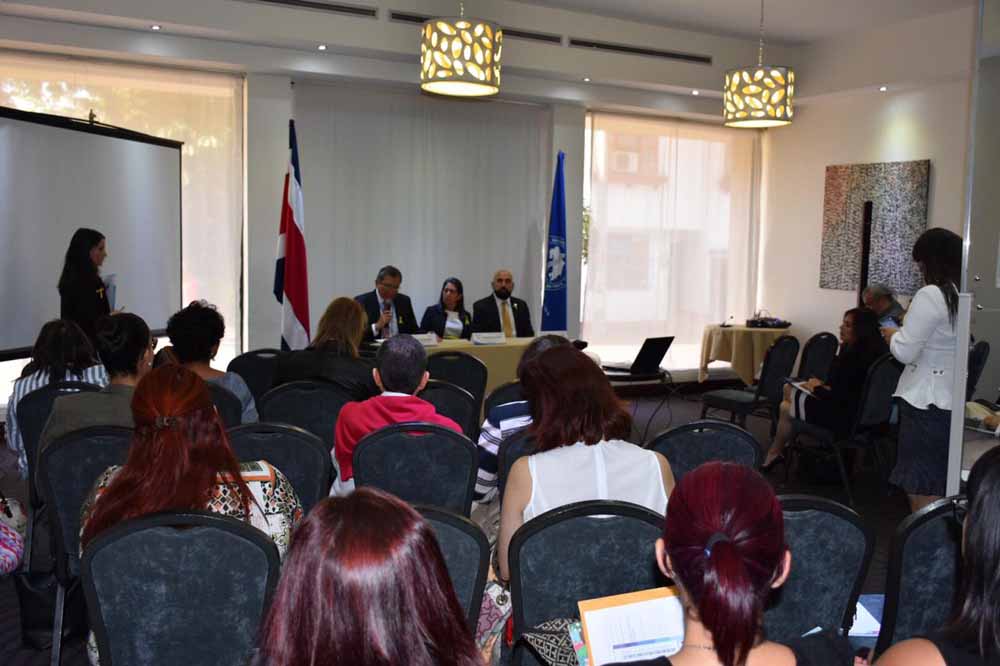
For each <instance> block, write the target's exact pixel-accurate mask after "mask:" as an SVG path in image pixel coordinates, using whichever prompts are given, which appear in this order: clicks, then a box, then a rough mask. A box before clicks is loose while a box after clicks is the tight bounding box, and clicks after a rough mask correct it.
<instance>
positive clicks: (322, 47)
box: [316, 44, 326, 51]
mask: <svg viewBox="0 0 1000 666" xmlns="http://www.w3.org/2000/svg"><path fill="white" fill-rule="evenodd" d="M316 50H317V51H326V44H320V45H319V46H317V47H316Z"/></svg>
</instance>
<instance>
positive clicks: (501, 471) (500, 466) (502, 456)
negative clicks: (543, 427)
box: [497, 428, 535, 501]
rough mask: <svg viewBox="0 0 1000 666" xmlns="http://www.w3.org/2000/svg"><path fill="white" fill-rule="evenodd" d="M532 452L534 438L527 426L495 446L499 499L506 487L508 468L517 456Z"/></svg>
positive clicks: (520, 456)
mask: <svg viewBox="0 0 1000 666" xmlns="http://www.w3.org/2000/svg"><path fill="white" fill-rule="evenodd" d="M534 452H535V438H534V437H532V436H531V434H530V433H529V432H528V429H527V428H524V429H523V430H518V431H517V432H515V433H514V434H513V435H511V436H510V437H508V438H507V439H505V440H503V441H502V442H500V446H499V447H497V492H498V493H499V497H500V499H501V501H502V500H503V493H504V489H505V488H506V487H507V477H509V476H510V468H511V467H513V466H514V463H516V462H517V459H518V458H523V457H524V456H530V455H531V454H532V453H534Z"/></svg>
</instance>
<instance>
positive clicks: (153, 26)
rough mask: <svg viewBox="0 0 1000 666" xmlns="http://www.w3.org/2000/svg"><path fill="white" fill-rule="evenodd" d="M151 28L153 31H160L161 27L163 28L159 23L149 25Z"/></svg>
mask: <svg viewBox="0 0 1000 666" xmlns="http://www.w3.org/2000/svg"><path fill="white" fill-rule="evenodd" d="M149 29H150V30H152V31H153V32H159V31H160V29H161V26H160V25H159V24H157V25H151V26H149Z"/></svg>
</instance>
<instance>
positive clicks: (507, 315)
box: [472, 268, 535, 338]
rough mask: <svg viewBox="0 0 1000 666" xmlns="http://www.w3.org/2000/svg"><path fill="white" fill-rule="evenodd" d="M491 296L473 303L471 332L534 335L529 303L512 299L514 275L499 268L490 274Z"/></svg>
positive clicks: (531, 336) (527, 336)
mask: <svg viewBox="0 0 1000 666" xmlns="http://www.w3.org/2000/svg"><path fill="white" fill-rule="evenodd" d="M492 284H493V295H492V296H487V297H486V298H483V299H480V300H478V301H476V302H475V303H473V305H472V332H473V333H494V332H501V331H502V332H503V334H504V335H505V336H507V337H508V338H533V337H535V329H534V328H532V327H531V312H529V311H528V304H527V303H525V302H524V301H522V300H521V299H520V298H514V297H513V296H511V293H513V291H514V274H513V273H511V272H510V271H509V270H507V269H506V268H501V269H500V270H498V271H497V272H496V273H494V274H493V283H492Z"/></svg>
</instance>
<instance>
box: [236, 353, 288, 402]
mask: <svg viewBox="0 0 1000 666" xmlns="http://www.w3.org/2000/svg"><path fill="white" fill-rule="evenodd" d="M280 355H281V350H279V349H254V350H252V351H248V352H244V353H242V354H240V355H239V356H237V357H236V358H234V359H233V360H232V361H230V362H229V365H228V366H227V367H226V371H228V372H235V373H236V374H238V375H239V376H240V377H242V378H243V381H245V382H246V383H247V387H249V389H250V393H251V394H252V395H253V400H254V402H255V403H257V402H260V399H261V398H262V397H264V394H265V393H267V392H268V391H270V390H271V387H272V386H274V372H275V369H276V368H277V367H278V357H279V356H280Z"/></svg>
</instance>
